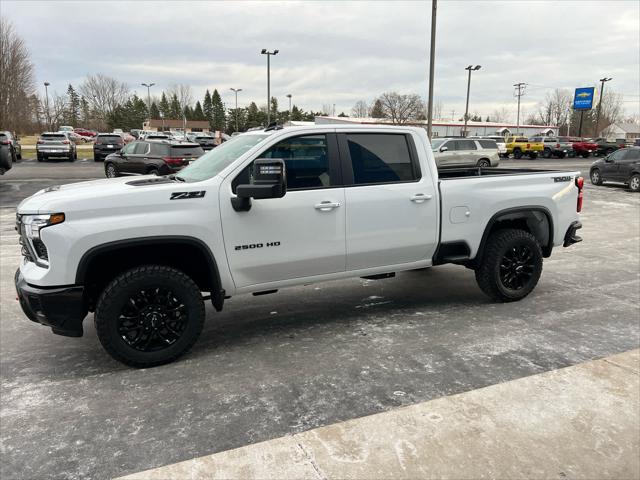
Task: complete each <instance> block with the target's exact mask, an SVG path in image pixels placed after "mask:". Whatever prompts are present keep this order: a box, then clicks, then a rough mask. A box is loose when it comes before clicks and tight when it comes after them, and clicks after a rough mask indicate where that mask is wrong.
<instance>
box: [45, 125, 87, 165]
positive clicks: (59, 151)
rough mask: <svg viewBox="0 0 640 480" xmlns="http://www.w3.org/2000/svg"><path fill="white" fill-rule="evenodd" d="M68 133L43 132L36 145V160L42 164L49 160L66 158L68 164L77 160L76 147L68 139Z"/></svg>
mask: <svg viewBox="0 0 640 480" xmlns="http://www.w3.org/2000/svg"><path fill="white" fill-rule="evenodd" d="M68 133H69V132H68V131H65V132H45V133H43V134H42V135H40V138H38V142H37V143H36V158H37V160H38V161H39V162H44V161H45V160H49V159H50V158H66V159H67V160H69V161H70V162H73V161H74V160H77V159H78V152H77V150H76V145H75V143H73V142H72V141H71V140H70V139H69V135H68Z"/></svg>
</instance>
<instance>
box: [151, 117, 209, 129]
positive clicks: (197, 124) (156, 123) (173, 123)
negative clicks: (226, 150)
mask: <svg viewBox="0 0 640 480" xmlns="http://www.w3.org/2000/svg"><path fill="white" fill-rule="evenodd" d="M145 123H147V122H145ZM148 125H149V127H156V128H157V127H162V126H163V125H164V126H165V127H169V128H182V127H184V126H185V123H184V120H182V119H173V118H165V119H164V121H163V120H162V119H155V118H154V119H151V121H149V122H148ZM186 126H187V128H209V122H208V121H207V120H187V123H186Z"/></svg>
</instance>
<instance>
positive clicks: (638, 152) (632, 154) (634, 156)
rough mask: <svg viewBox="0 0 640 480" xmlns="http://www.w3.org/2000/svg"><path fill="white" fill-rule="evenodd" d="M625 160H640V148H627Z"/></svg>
mask: <svg viewBox="0 0 640 480" xmlns="http://www.w3.org/2000/svg"><path fill="white" fill-rule="evenodd" d="M624 159H625V160H640V149H637V148H632V149H629V150H627V154H626V155H625V156H624Z"/></svg>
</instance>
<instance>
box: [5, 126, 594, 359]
mask: <svg viewBox="0 0 640 480" xmlns="http://www.w3.org/2000/svg"><path fill="white" fill-rule="evenodd" d="M196 148H200V147H199V146H197V147H196ZM496 154H497V152H496ZM345 187H347V188H345ZM582 187H583V181H582V178H581V177H579V172H577V171H575V170H573V169H572V170H533V169H525V168H523V169H518V170H514V169H478V168H476V167H474V168H460V169H444V170H442V171H438V169H437V167H436V164H435V162H434V157H433V154H432V152H431V150H430V149H429V139H428V138H427V134H426V131H425V130H424V129H423V128H417V127H397V126H386V125H374V126H370V127H369V126H363V125H357V126H353V125H329V126H325V125H316V126H312V127H300V128H296V127H292V128H286V129H279V130H270V131H261V132H250V133H246V134H242V135H238V136H237V137H234V138H233V139H232V140H230V141H228V142H226V143H225V144H223V145H221V146H220V147H217V148H215V149H214V150H212V151H211V152H209V153H207V154H206V155H205V156H203V157H202V158H201V159H199V160H198V161H196V162H194V163H193V164H192V165H190V166H188V167H187V168H185V169H184V170H182V171H181V172H180V173H179V174H178V175H176V176H175V177H173V178H172V177H171V176H168V177H163V178H157V177H145V178H139V179H136V180H128V181H113V180H112V179H105V180H102V181H100V180H97V181H95V180H94V181H92V182H91V183H89V184H87V183H76V184H72V185H65V186H64V187H63V188H60V189H59V190H58V189H51V191H46V192H39V193H38V194H36V195H33V196H31V197H29V198H27V199H25V200H23V201H22V203H21V204H20V205H19V207H18V210H17V222H16V223H17V225H16V227H17V230H18V232H19V234H20V239H21V242H22V244H23V245H24V246H25V248H24V249H23V255H24V258H23V259H22V261H20V262H19V265H20V266H19V271H17V272H16V274H15V276H14V283H15V286H16V290H17V293H18V298H19V302H20V306H21V307H22V309H23V311H24V313H25V315H26V316H27V317H28V318H29V319H31V320H32V321H33V322H37V323H41V324H43V325H46V326H48V327H51V328H52V330H53V333H56V334H59V335H68V336H74V337H79V336H81V335H82V334H83V332H84V328H83V320H84V319H85V317H87V313H88V312H89V311H95V317H94V322H95V325H96V328H95V332H96V333H97V336H98V339H99V341H100V342H101V343H102V345H103V347H104V348H105V350H106V351H107V352H108V353H109V354H110V355H111V356H113V357H114V358H115V359H117V360H118V361H120V362H123V363H125V364H128V365H131V366H136V367H151V366H154V365H160V364H163V363H168V362H171V361H173V360H175V359H177V358H178V357H180V356H181V355H183V354H185V353H186V352H187V351H188V350H189V349H190V348H191V347H192V346H193V345H194V343H195V342H196V340H197V338H198V337H199V335H200V333H201V332H202V329H203V326H204V323H205V304H204V302H205V301H211V302H212V304H213V306H214V308H215V309H216V310H222V309H223V307H224V302H225V299H226V298H229V297H233V296H235V295H240V294H251V293H255V294H267V293H275V292H276V291H277V289H280V288H286V287H290V286H294V285H296V286H298V285H299V286H302V285H306V284H310V283H315V282H326V281H329V280H342V279H344V278H349V277H356V278H358V277H365V278H369V279H381V278H385V279H388V278H391V277H393V276H394V275H395V272H400V271H407V270H415V269H420V268H426V267H430V266H432V265H442V264H447V263H450V264H457V265H463V266H466V267H468V268H469V269H470V270H473V271H475V278H476V281H477V283H478V286H479V288H480V289H481V290H482V291H483V292H484V293H485V294H486V295H487V296H488V297H490V298H491V299H493V300H494V301H497V302H513V301H518V300H521V299H523V298H525V297H526V296H527V295H529V294H530V293H531V292H533V290H534V289H535V287H536V285H537V283H538V281H539V279H540V276H541V274H542V269H543V262H544V259H546V258H547V257H549V256H550V255H551V253H552V251H553V250H555V248H557V247H561V246H564V247H568V246H570V245H573V244H575V243H576V242H579V241H580V240H581V238H580V237H579V236H577V231H578V229H579V228H581V226H582V225H581V223H580V215H579V212H580V210H581V208H582V195H583V191H582ZM36 213H37V217H34V216H33V215H34V214H36ZM34 222H37V224H38V226H39V228H37V229H35V228H28V227H30V224H32V223H34ZM34 246H37V248H35V247H34ZM549 270H550V271H553V269H549ZM203 293H204V294H203ZM423 294H424V293H423ZM205 295H206V296H205ZM429 295H438V289H437V287H436V288H434V289H432V290H431V291H430V292H429ZM543 297H544V293H540V297H539V298H538V299H536V300H535V301H537V302H538V303H540V302H544V298H543ZM474 301H475V300H474ZM477 303H478V305H482V303H481V302H480V301H477ZM232 305H237V302H235V303H233V304H232ZM522 308H526V306H523V307H522ZM140 322H142V323H140ZM14 328H20V326H19V325H14ZM92 332H93V329H92ZM27 340H28V339H27ZM27 340H25V341H27ZM22 348H23V349H26V350H28V349H30V348H33V345H29V344H25V345H23V346H22ZM39 348H46V346H44V347H43V346H42V345H39Z"/></svg>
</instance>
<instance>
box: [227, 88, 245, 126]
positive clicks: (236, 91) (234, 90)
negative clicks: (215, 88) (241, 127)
mask: <svg viewBox="0 0 640 480" xmlns="http://www.w3.org/2000/svg"><path fill="white" fill-rule="evenodd" d="M229 90H231V91H232V92H234V93H235V94H236V132H237V131H238V92H241V91H242V89H241V88H230V89H229Z"/></svg>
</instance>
